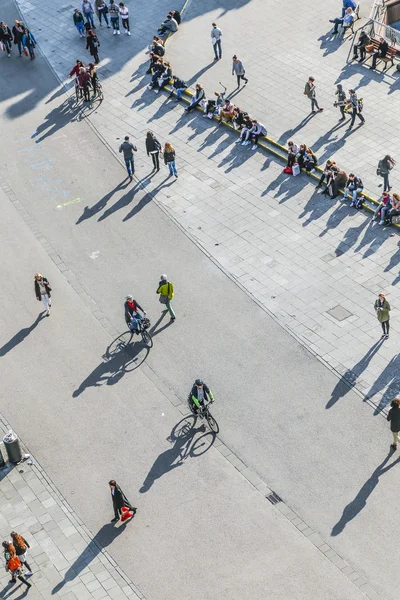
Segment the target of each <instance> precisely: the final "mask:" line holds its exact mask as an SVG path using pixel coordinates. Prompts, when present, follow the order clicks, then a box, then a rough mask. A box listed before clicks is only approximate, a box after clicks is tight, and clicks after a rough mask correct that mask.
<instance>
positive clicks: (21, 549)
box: [11, 531, 33, 576]
mask: <svg viewBox="0 0 400 600" xmlns="http://www.w3.org/2000/svg"><path fill="white" fill-rule="evenodd" d="M11 539H12V542H13V546H14V548H15V552H16V555H17V556H18V558H19V560H20V561H21V563H22V565H23V566H24V567H25V569H28V570H27V571H25V576H29V575H33V572H32V569H31V567H30V566H29V564H28V561H27V560H26V556H27V553H28V548H30V545H29V544H28V542H27V541H26V539H25V538H23V537H22V535H19V533H16V532H15V531H12V532H11Z"/></svg>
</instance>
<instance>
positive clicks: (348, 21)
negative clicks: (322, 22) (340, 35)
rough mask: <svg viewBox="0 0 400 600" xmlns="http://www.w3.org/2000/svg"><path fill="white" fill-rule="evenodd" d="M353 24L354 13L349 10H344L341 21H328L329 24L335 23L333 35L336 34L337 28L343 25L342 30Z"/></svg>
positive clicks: (337, 19)
mask: <svg viewBox="0 0 400 600" xmlns="http://www.w3.org/2000/svg"><path fill="white" fill-rule="evenodd" d="M353 22H354V12H353V10H352V9H351V8H346V12H345V13H344V17H343V18H342V19H339V18H336V19H329V23H335V27H334V28H333V33H337V32H338V26H339V25H343V28H346V27H351V25H352V24H353Z"/></svg>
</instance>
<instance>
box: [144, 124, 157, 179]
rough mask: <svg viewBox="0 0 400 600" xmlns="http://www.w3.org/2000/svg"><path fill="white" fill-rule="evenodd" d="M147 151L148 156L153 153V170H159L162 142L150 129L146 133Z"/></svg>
mask: <svg viewBox="0 0 400 600" xmlns="http://www.w3.org/2000/svg"><path fill="white" fill-rule="evenodd" d="M146 152H147V156H150V155H151V159H152V161H153V171H155V170H157V171H159V170H160V152H161V144H160V142H159V141H158V139H157V138H156V136H155V135H154V133H153V132H152V131H148V132H147V135H146Z"/></svg>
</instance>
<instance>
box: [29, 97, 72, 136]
mask: <svg viewBox="0 0 400 600" xmlns="http://www.w3.org/2000/svg"><path fill="white" fill-rule="evenodd" d="M78 112H79V106H77V105H76V104H74V105H73V106H71V105H70V102H69V99H68V98H67V99H66V100H64V102H62V104H60V106H57V108H53V110H52V111H50V112H49V113H48V114H47V115H46V120H45V121H44V123H42V124H41V125H39V127H38V128H37V129H36V132H35V134H34V135H33V136H32V137H35V138H36V139H35V142H36V144H40V142H43V140H45V139H46V138H48V137H50V136H52V135H53V134H54V133H56V132H57V131H60V129H62V128H63V127H65V126H66V125H69V124H70V123H71V121H72V120H73V118H74V117H75V116H76V115H77V114H78Z"/></svg>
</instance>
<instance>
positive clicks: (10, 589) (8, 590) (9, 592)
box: [0, 583, 29, 600]
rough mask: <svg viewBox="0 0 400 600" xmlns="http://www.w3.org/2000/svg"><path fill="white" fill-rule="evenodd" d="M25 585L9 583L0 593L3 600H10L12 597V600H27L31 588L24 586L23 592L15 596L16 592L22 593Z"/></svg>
mask: <svg viewBox="0 0 400 600" xmlns="http://www.w3.org/2000/svg"><path fill="white" fill-rule="evenodd" d="M22 586H23V584H22V583H20V584H19V585H17V586H15V584H13V583H8V584H7V585H6V586H5V587H4V588H3V589H2V590H1V592H0V598H1V600H8V598H11V597H12V600H22V598H26V597H27V595H28V592H29V588H27V587H26V586H25V585H24V586H23V591H22V592H21V593H20V594H18V596H15V595H14V594H15V592H17V591H20V590H21V589H22Z"/></svg>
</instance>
